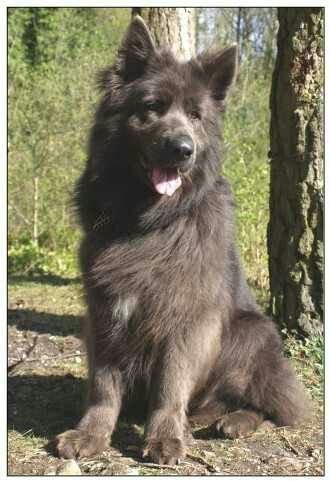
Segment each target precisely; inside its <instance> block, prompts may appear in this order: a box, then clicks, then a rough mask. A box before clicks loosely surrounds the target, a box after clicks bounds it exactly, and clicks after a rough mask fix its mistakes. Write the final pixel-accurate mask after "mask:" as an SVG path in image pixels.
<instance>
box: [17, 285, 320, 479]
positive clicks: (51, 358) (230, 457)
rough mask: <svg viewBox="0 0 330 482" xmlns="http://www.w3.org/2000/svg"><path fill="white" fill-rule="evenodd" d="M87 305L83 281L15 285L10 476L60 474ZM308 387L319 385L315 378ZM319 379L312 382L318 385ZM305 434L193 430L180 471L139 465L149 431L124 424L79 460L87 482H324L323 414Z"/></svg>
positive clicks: (81, 372) (76, 394)
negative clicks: (187, 480)
mask: <svg viewBox="0 0 330 482" xmlns="http://www.w3.org/2000/svg"><path fill="white" fill-rule="evenodd" d="M83 310H84V307H83V300H82V293H81V286H80V283H79V281H78V280H70V279H63V278H57V277H51V278H48V279H46V280H45V279H42V280H40V279H34V280H32V279H23V278H20V279H18V278H17V279H12V280H10V284H9V315H8V323H9V328H8V346H9V348H8V355H9V361H8V364H9V377H8V431H9V435H8V474H9V475H27V474H29V475H44V474H49V475H51V474H56V473H60V472H61V470H62V467H63V463H64V461H63V460H60V459H58V458H57V457H55V456H54V453H53V451H52V446H51V444H50V442H51V440H52V439H53V437H54V436H55V435H56V434H58V433H60V432H61V431H64V430H66V429H68V428H72V427H73V425H74V424H75V423H76V422H77V421H78V419H79V415H80V414H81V411H82V406H83V400H84V394H85V391H86V358H85V355H84V347H83V345H82V343H81V340H80V339H79V333H80V326H81V323H82V320H83ZM304 376H305V377H306V379H305V382H306V383H307V384H308V383H311V380H312V382H313V383H314V384H315V383H316V384H317V383H320V381H318V380H317V379H315V374H312V373H311V374H310V376H306V375H304ZM313 377H314V378H313ZM314 406H315V413H314V416H313V420H312V421H311V422H310V423H309V424H307V425H304V426H303V427H300V428H299V429H292V428H287V427H283V428H276V429H274V430H269V429H267V426H265V427H264V429H263V430H260V431H258V432H257V433H255V434H253V435H251V436H248V437H246V438H243V439H239V440H234V441H233V440H220V439H215V438H213V435H212V433H211V432H210V430H209V429H208V428H207V427H197V428H195V429H194V443H193V444H192V445H191V447H189V453H188V456H187V457H186V459H185V460H184V461H182V462H181V464H180V465H178V466H175V467H170V466H165V467H159V466H157V465H155V464H148V463H146V462H144V460H143V459H142V458H141V448H142V443H143V426H141V425H136V424H130V423H128V422H125V421H122V420H121V421H120V422H119V425H118V428H117V430H116V433H115V434H114V436H113V440H112V446H111V447H109V450H108V451H106V452H104V453H102V454H101V455H99V456H95V457H93V458H88V459H82V460H79V461H78V465H79V469H78V470H80V471H81V473H82V474H83V475H98V474H99V475H124V474H127V475H147V474H150V475H161V474H163V475H169V474H176V475H208V474H210V475H211V474H213V475H215V474H219V475H220V474H223V475H323V473H324V466H323V441H324V440H323V415H322V413H323V410H322V399H321V397H316V398H315V396H314Z"/></svg>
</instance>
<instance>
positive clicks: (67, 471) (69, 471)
mask: <svg viewBox="0 0 330 482" xmlns="http://www.w3.org/2000/svg"><path fill="white" fill-rule="evenodd" d="M57 475H81V470H80V468H79V465H78V464H77V462H76V461H75V460H73V459H70V460H67V461H65V462H64V463H63V464H62V465H61V466H60V467H59V468H58V469H57Z"/></svg>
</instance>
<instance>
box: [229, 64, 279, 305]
mask: <svg viewBox="0 0 330 482" xmlns="http://www.w3.org/2000/svg"><path fill="white" fill-rule="evenodd" d="M269 87H270V79H269V77H268V78H265V77H264V75H262V71H261V70H260V67H259V66H258V64H256V63H254V64H252V63H245V65H243V66H242V67H241V69H240V76H239V78H238V81H237V84H236V86H235V88H234V89H233V92H232V93H231V95H230V97H229V99H228V106H227V111H226V114H225V117H224V120H223V124H224V141H225V165H224V172H225V175H226V176H227V177H228V178H229V179H230V181H231V184H232V188H233V192H234V198H235V205H236V211H235V212H236V228H237V241H238V244H239V247H240V250H241V255H242V258H243V263H244V265H245V269H246V272H247V275H248V278H249V281H250V283H251V284H252V286H253V287H255V288H256V292H257V294H258V297H259V301H260V302H262V303H263V304H266V303H267V290H268V267H267V245H266V242H267V239H266V233H267V223H268V219H269V205H268V195H269V163H268V157H267V153H268V149H269V137H268V129H269V127H268V126H269V116H270V112H269V107H268V96H269Z"/></svg>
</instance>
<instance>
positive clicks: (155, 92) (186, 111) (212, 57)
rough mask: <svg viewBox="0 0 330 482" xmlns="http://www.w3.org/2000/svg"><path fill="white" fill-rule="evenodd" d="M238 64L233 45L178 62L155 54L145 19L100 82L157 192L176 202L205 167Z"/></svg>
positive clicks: (164, 54) (167, 54) (136, 159)
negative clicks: (180, 191) (177, 195)
mask: <svg viewBox="0 0 330 482" xmlns="http://www.w3.org/2000/svg"><path fill="white" fill-rule="evenodd" d="M236 65H237V48H236V46H233V47H230V48H227V49H224V50H221V51H216V52H213V53H206V54H202V55H199V56H198V57H197V58H195V59H192V60H190V61H188V62H181V61H179V60H178V59H176V58H175V57H174V55H173V54H172V53H171V51H170V50H158V49H156V47H155V45H154V42H153V40H152V37H151V35H150V33H149V31H148V28H147V26H146V25H145V23H144V21H143V20H142V19H141V18H140V17H135V18H134V20H133V21H132V23H131V25H130V27H129V29H128V32H127V34H126V36H125V38H124V40H123V42H122V45H121V48H120V50H119V54H118V59H117V62H116V64H115V65H114V67H112V68H111V69H110V70H108V71H106V72H105V73H104V74H103V76H102V81H101V83H102V87H103V88H104V89H105V91H106V93H107V99H108V102H109V103H110V104H111V105H112V109H113V111H115V112H116V110H118V111H119V110H120V111H121V129H122V130H124V132H125V136H123V137H122V139H125V143H127V146H129V148H130V150H131V153H132V154H133V155H131V156H129V157H130V159H134V163H135V168H136V169H138V170H140V174H141V175H142V176H144V178H145V180H146V182H148V184H149V186H150V188H151V189H153V190H154V191H155V192H157V193H159V194H161V195H164V194H165V195H168V196H172V194H174V193H175V192H176V191H177V190H178V189H179V188H180V186H181V185H182V184H184V183H185V182H186V181H187V180H188V179H190V177H191V173H192V172H193V171H194V169H196V168H197V167H198V166H199V164H201V163H202V162H206V161H205V159H206V157H207V155H206V151H207V150H208V149H212V148H214V146H212V143H214V142H215V141H214V139H215V138H216V137H218V135H219V133H218V124H217V117H218V111H219V109H221V107H222V105H223V101H224V99H225V97H226V94H227V91H228V88H229V87H230V85H231V83H232V81H233V79H234V77H235V73H236ZM122 142H123V141H122ZM127 146H125V147H126V148H128V147H127Z"/></svg>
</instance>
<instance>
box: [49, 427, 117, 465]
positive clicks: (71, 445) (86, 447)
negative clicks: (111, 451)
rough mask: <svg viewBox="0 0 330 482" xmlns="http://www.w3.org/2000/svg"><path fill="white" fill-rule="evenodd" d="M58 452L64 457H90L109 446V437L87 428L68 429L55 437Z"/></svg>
mask: <svg viewBox="0 0 330 482" xmlns="http://www.w3.org/2000/svg"><path fill="white" fill-rule="evenodd" d="M55 447H56V452H57V454H58V455H59V457H62V458H64V459H75V458H81V457H89V456H91V455H95V454H97V453H100V452H103V451H104V450H106V448H107V447H108V438H107V437H106V436H102V435H94V434H90V433H88V432H86V431H85V430H67V431H66V432H63V433H61V434H60V435H57V437H56V438H55Z"/></svg>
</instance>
